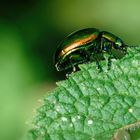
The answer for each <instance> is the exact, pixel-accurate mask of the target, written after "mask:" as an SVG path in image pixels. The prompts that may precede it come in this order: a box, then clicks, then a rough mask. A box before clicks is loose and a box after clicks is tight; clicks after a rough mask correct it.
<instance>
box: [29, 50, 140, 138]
mask: <svg viewBox="0 0 140 140" xmlns="http://www.w3.org/2000/svg"><path fill="white" fill-rule="evenodd" d="M139 51H140V49H138V48H137V49H136V48H129V49H128V54H127V55H126V56H125V57H124V58H122V59H121V60H114V61H113V62H112V68H111V70H109V71H107V70H106V69H107V66H106V65H107V64H106V63H107V62H106V61H103V62H101V65H102V66H103V68H104V72H99V71H98V70H97V68H96V64H95V62H93V63H90V64H82V65H80V69H81V71H78V72H75V73H73V74H71V75H70V76H69V78H68V79H66V80H65V81H60V82H58V83H57V85H58V87H57V88H56V89H54V91H52V92H51V93H49V94H48V95H47V96H46V97H45V99H44V105H43V106H41V107H40V108H39V109H38V110H37V115H36V117H35V119H34V128H33V129H32V130H31V133H30V134H32V136H33V137H32V139H33V140H110V139H113V138H114V139H116V138H118V139H121V135H122V133H121V134H120V133H119V132H120V131H121V130H124V132H126V133H124V136H126V135H127V134H128V135H129V131H131V130H132V129H135V128H136V127H139V126H140V122H139V120H140V54H139ZM116 132H118V133H116ZM115 133H116V134H115ZM124 136H122V137H124Z"/></svg>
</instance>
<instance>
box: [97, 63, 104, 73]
mask: <svg viewBox="0 0 140 140" xmlns="http://www.w3.org/2000/svg"><path fill="white" fill-rule="evenodd" d="M96 66H97V68H98V69H99V71H100V72H102V71H103V69H102V67H101V65H100V63H99V61H96Z"/></svg>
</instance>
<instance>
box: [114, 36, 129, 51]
mask: <svg viewBox="0 0 140 140" xmlns="http://www.w3.org/2000/svg"><path fill="white" fill-rule="evenodd" d="M114 48H115V49H117V50H119V51H122V52H123V53H126V51H127V45H125V44H124V42H123V41H122V40H121V39H120V38H117V40H116V42H115V44H114Z"/></svg>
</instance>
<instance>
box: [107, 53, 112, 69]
mask: <svg viewBox="0 0 140 140" xmlns="http://www.w3.org/2000/svg"><path fill="white" fill-rule="evenodd" d="M111 58H112V57H111V55H110V56H109V57H108V63H107V65H108V70H110V69H111V65H112V61H111Z"/></svg>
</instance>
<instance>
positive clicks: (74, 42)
mask: <svg viewBox="0 0 140 140" xmlns="http://www.w3.org/2000/svg"><path fill="white" fill-rule="evenodd" d="M105 53H107V54H108V58H107V59H108V70H109V69H110V68H111V59H112V58H115V59H121V58H122V57H123V56H124V55H125V54H126V53H127V45H125V43H124V42H123V41H122V40H121V39H120V38H119V37H117V36H115V35H114V34H112V33H110V32H107V31H101V32H100V31H99V30H98V29H96V28H86V29H82V30H78V31H75V32H73V33H71V34H70V35H68V36H67V37H66V38H65V39H64V40H63V41H62V42H61V43H60V44H59V46H58V48H57V49H56V52H55V56H54V63H55V67H56V69H57V71H63V70H67V69H69V68H72V70H73V72H74V71H76V67H77V66H78V64H82V63H87V62H92V61H95V62H96V64H97V67H98V69H100V71H102V67H101V66H100V64H99V62H100V61H101V60H105V57H104V54H105Z"/></svg>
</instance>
